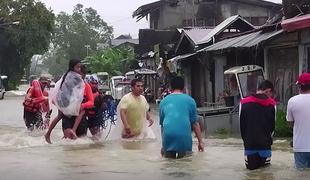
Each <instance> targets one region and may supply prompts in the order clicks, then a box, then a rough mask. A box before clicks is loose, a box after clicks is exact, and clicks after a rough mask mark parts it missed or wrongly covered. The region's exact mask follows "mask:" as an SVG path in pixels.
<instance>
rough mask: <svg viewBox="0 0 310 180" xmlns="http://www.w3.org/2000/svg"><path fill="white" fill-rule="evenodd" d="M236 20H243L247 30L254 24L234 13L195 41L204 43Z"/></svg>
mask: <svg viewBox="0 0 310 180" xmlns="http://www.w3.org/2000/svg"><path fill="white" fill-rule="evenodd" d="M237 20H241V21H243V22H244V24H246V25H248V26H249V29H248V30H250V29H254V26H253V25H252V24H250V23H249V22H247V21H246V20H245V19H243V18H242V17H241V16H239V15H235V16H231V17H229V18H227V19H225V20H224V21H223V22H221V23H220V24H219V25H217V26H216V27H215V28H214V29H213V30H212V31H211V32H209V33H208V34H207V35H206V36H205V37H203V38H202V39H201V40H200V41H198V42H197V43H198V44H205V43H208V42H210V41H211V40H212V38H213V37H214V36H215V35H217V34H219V33H221V32H223V31H224V30H225V29H227V27H229V26H230V25H231V24H233V23H234V22H235V21H237Z"/></svg>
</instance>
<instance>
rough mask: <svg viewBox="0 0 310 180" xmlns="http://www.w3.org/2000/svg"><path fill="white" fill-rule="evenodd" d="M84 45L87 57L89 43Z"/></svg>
mask: <svg viewBox="0 0 310 180" xmlns="http://www.w3.org/2000/svg"><path fill="white" fill-rule="evenodd" d="M85 47H86V57H88V49H89V48H90V45H89V44H86V45H85Z"/></svg>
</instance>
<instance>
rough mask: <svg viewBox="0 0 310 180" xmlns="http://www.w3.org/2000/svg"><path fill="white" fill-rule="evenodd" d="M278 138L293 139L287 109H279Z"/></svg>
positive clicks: (277, 119) (276, 133)
mask: <svg viewBox="0 0 310 180" xmlns="http://www.w3.org/2000/svg"><path fill="white" fill-rule="evenodd" d="M275 136H276V137H292V136H293V132H292V129H291V128H290V127H289V126H288V123H287V121H286V109H278V110H277V115H276V128H275Z"/></svg>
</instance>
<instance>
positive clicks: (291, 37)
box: [200, 14, 310, 104]
mask: <svg viewBox="0 0 310 180" xmlns="http://www.w3.org/2000/svg"><path fill="white" fill-rule="evenodd" d="M309 22H310V15H309V14H308V15H303V16H299V17H295V18H290V19H286V20H283V21H282V22H281V21H280V22H278V23H276V24H274V25H270V26H265V27H262V28H260V29H256V30H253V31H249V32H247V33H244V34H243V35H239V36H236V37H231V38H227V39H224V40H222V41H219V42H217V43H215V44H213V45H211V46H208V47H206V48H204V49H202V50H201V51H200V52H202V51H203V52H205V53H207V54H209V55H208V56H209V59H208V60H209V61H212V62H214V64H220V65H219V66H215V67H214V69H215V71H216V72H219V73H218V74H217V73H215V75H214V76H215V78H214V79H213V80H211V81H212V84H213V85H214V86H215V88H214V90H213V93H214V95H216V94H217V93H219V92H220V91H221V90H223V88H224V81H225V79H224V78H223V77H219V74H222V71H223V70H225V69H228V68H229V67H231V66H236V65H247V64H256V65H260V66H262V67H264V70H265V75H266V78H267V79H269V80H270V81H272V82H273V83H274V85H275V99H276V100H277V102H280V103H283V104H285V103H287V101H288V99H289V98H290V97H291V96H293V95H295V94H297V93H298V89H297V87H296V85H295V82H296V80H297V77H298V76H299V74H301V73H302V72H309V70H310V55H309V54H310V46H309V43H310V37H309V33H310V30H309V28H310V23H309ZM216 77H218V78H216Z"/></svg>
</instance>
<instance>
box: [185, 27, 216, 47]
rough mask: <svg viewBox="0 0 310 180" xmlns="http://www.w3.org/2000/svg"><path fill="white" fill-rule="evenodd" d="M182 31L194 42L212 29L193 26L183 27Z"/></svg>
mask: <svg viewBox="0 0 310 180" xmlns="http://www.w3.org/2000/svg"><path fill="white" fill-rule="evenodd" d="M183 31H184V33H185V34H186V36H187V37H189V38H190V39H191V40H192V41H193V42H194V43H195V44H197V43H198V41H200V40H201V38H203V37H205V36H206V35H207V34H208V33H210V32H211V31H212V29H207V28H193V29H184V30H183Z"/></svg>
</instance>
